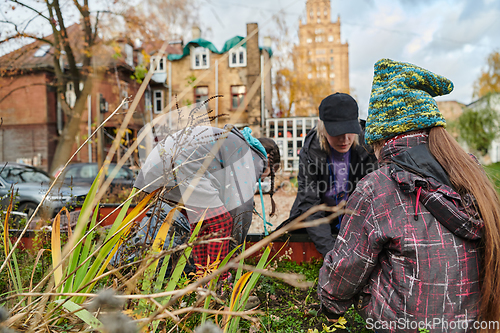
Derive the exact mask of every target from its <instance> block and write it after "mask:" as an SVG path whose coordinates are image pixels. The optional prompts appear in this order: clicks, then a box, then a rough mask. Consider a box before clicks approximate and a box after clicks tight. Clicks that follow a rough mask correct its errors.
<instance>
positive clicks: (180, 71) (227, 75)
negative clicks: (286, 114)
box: [152, 24, 272, 136]
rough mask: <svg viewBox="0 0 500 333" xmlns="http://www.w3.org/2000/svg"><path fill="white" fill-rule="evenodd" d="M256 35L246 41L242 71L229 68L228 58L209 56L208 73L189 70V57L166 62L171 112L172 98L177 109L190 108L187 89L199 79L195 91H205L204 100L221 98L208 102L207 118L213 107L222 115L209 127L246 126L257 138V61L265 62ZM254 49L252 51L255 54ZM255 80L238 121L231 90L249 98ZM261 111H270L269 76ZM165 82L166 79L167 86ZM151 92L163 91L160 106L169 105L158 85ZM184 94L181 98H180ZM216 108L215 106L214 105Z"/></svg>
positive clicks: (266, 56) (191, 91)
mask: <svg viewBox="0 0 500 333" xmlns="http://www.w3.org/2000/svg"><path fill="white" fill-rule="evenodd" d="M256 26H257V25H256V24H248V25H247V27H248V28H247V32H251V31H253V29H255V28H256ZM257 41H258V34H256V35H254V37H253V38H251V39H249V41H247V44H246V45H247V47H246V50H247V65H246V66H245V67H229V59H228V54H227V53H224V54H216V53H212V52H210V59H209V62H210V67H209V68H208V69H193V68H192V66H191V55H188V56H185V57H183V58H182V59H180V60H175V61H170V62H169V63H170V66H171V68H172V74H171V82H172V100H173V102H172V103H173V108H175V102H176V99H175V96H177V102H178V104H179V107H183V106H186V105H190V104H192V103H193V102H194V101H195V94H194V87H193V86H190V83H192V82H193V81H194V80H196V79H199V78H201V80H200V81H199V82H198V83H197V86H198V87H201V86H206V87H208V96H209V97H212V96H215V95H216V94H218V95H222V97H219V98H217V100H215V99H213V100H211V101H210V102H208V109H209V110H214V111H213V112H212V113H211V115H215V109H216V106H217V110H218V114H219V115H225V116H224V117H222V118H219V119H218V121H217V124H216V122H215V121H213V122H212V126H218V127H223V126H224V125H225V124H227V123H232V124H235V125H237V126H250V127H251V128H252V130H253V132H254V135H255V136H259V135H260V124H261V123H260V121H261V91H260V77H259V76H260V74H261V66H260V64H261V58H260V55H261V54H263V55H264V61H265V62H266V61H268V60H269V54H268V53H267V51H260V49H259V46H258V43H257ZM255 49H256V50H255ZM216 62H217V69H218V76H217V77H218V91H216V80H215V78H216V71H215V66H216ZM256 80H259V82H257V84H259V88H258V89H257V90H256V92H255V93H254V94H253V96H252V98H251V99H250V100H249V103H248V107H247V108H246V110H244V111H243V112H242V113H240V115H239V116H238V117H235V116H236V114H235V112H236V110H235V109H233V108H232V96H231V87H232V86H241V85H242V86H245V87H246V98H249V97H250V96H249V92H250V89H251V87H252V85H253V83H254V82H255V81H256ZM264 81H265V108H267V109H268V110H272V81H271V75H270V74H269V75H267V77H266V78H265V80H264ZM168 82H169V79H168V78H167V83H168ZM152 89H153V90H154V89H162V90H163V91H164V105H165V106H167V105H168V103H169V91H168V88H165V87H163V86H162V85H156V86H155V87H152ZM183 93H184V94H183ZM216 104H217V105H216Z"/></svg>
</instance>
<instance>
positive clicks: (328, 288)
mask: <svg viewBox="0 0 500 333" xmlns="http://www.w3.org/2000/svg"><path fill="white" fill-rule="evenodd" d="M426 140H427V136H426V135H424V136H420V137H403V138H401V139H397V140H395V141H393V142H391V143H389V144H387V145H386V146H385V147H384V148H383V150H382V156H381V160H382V161H384V162H383V163H382V166H381V167H380V169H379V170H377V171H375V172H373V173H371V174H369V175H367V176H366V177H365V178H363V180H361V181H360V182H359V183H358V186H357V188H356V190H355V191H354V193H353V194H352V196H351V197H350V199H349V201H348V204H347V208H348V209H350V210H352V211H353V212H354V214H352V215H350V216H349V215H346V216H345V217H344V219H343V221H342V226H341V230H340V233H339V235H338V238H337V240H336V243H335V247H334V248H333V250H332V251H330V252H329V253H328V254H327V256H326V257H325V261H324V264H323V267H322V268H321V270H320V274H319V285H318V294H319V297H320V300H321V303H322V306H323V307H324V308H326V310H327V312H328V311H329V312H333V313H336V314H341V313H344V312H345V311H346V310H347V309H348V308H349V307H350V306H351V305H352V304H355V305H356V307H357V309H358V312H359V313H360V314H361V315H362V316H363V317H364V318H365V320H367V323H368V324H369V326H371V327H369V328H373V329H374V330H376V331H377V332H396V331H398V332H401V331H413V332H416V331H418V330H417V327H414V326H415V325H417V324H419V323H420V324H421V326H418V328H420V327H423V325H425V327H424V328H426V329H428V330H429V331H430V332H469V331H473V329H472V327H473V322H474V321H475V320H476V319H477V316H478V308H479V299H480V278H479V274H480V270H481V258H482V252H481V235H482V229H483V222H482V221H481V220H480V218H479V217H478V215H477V214H476V213H475V211H474V210H473V209H472V208H471V207H472V200H471V198H470V197H464V198H461V197H460V195H459V194H457V193H456V192H455V191H454V190H453V188H452V187H451V184H450V183H449V180H448V177H447V176H446V173H445V172H444V170H443V169H442V168H441V166H440V165H439V163H437V161H436V160H435V159H434V157H433V156H432V155H431V154H430V152H429V151H428V149H427V145H426V144H425V143H426ZM410 148H412V149H410ZM459 325H460V326H459Z"/></svg>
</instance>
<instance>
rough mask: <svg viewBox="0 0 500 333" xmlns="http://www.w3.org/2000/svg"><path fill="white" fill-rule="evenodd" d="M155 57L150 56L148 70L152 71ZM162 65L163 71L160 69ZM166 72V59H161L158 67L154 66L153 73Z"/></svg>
mask: <svg viewBox="0 0 500 333" xmlns="http://www.w3.org/2000/svg"><path fill="white" fill-rule="evenodd" d="M156 58H158V57H156V56H151V60H150V61H149V70H153V65H154V64H155V61H156ZM162 64H163V69H161V67H162ZM166 72H167V57H162V58H161V59H160V61H159V62H158V66H156V68H155V70H154V73H166Z"/></svg>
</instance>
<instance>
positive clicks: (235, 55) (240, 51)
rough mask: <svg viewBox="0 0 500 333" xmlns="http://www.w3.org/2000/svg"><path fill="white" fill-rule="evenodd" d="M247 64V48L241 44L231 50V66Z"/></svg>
mask: <svg viewBox="0 0 500 333" xmlns="http://www.w3.org/2000/svg"><path fill="white" fill-rule="evenodd" d="M246 65H247V50H246V49H245V48H244V47H243V46H240V47H239V48H237V49H231V50H229V67H245V66H246Z"/></svg>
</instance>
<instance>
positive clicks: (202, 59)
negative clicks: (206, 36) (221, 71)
mask: <svg viewBox="0 0 500 333" xmlns="http://www.w3.org/2000/svg"><path fill="white" fill-rule="evenodd" d="M191 61H192V68H193V69H207V68H209V67H210V54H209V51H208V49H207V48H204V47H195V48H193V49H191Z"/></svg>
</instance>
